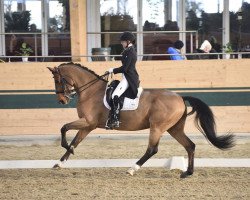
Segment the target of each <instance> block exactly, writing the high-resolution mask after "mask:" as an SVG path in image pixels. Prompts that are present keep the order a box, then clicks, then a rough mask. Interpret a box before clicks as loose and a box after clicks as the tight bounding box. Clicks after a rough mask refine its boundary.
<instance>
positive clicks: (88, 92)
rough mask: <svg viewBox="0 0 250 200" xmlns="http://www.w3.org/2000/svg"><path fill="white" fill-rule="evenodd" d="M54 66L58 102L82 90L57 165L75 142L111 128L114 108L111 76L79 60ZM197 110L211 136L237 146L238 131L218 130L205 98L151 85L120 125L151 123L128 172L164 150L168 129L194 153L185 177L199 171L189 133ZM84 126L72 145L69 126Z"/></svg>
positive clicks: (223, 145) (197, 118)
mask: <svg viewBox="0 0 250 200" xmlns="http://www.w3.org/2000/svg"><path fill="white" fill-rule="evenodd" d="M48 69H49V70H50V71H51V72H52V74H53V78H54V82H55V91H56V94H57V99H58V102H59V103H61V104H68V103H69V101H70V99H71V98H72V96H73V95H77V96H78V101H77V112H78V116H79V119H78V120H76V121H73V122H71V123H67V124H65V125H63V127H62V128H61V145H62V147H64V148H65V149H66V150H67V151H66V153H65V154H64V155H63V156H62V158H61V159H60V162H59V163H58V164H56V165H55V166H54V167H55V168H57V167H62V165H63V163H64V162H65V161H67V160H68V158H69V156H70V154H74V148H76V147H77V145H78V144H79V143H80V142H81V141H82V140H83V139H84V138H85V137H86V136H87V135H88V134H89V133H90V132H91V131H92V130H94V129H96V128H102V129H104V128H105V123H106V120H107V118H108V114H109V110H108V109H107V108H106V107H105V106H104V103H103V97H104V95H105V89H106V86H107V82H108V81H107V78H106V77H107V76H108V74H104V75H102V76H99V75H97V74H96V73H95V72H93V71H91V70H90V69H88V68H86V67H84V66H81V65H80V64H75V63H65V64H61V65H60V66H58V67H54V68H49V67H48ZM185 102H189V104H190V106H191V107H192V111H191V112H190V113H187V106H186V104H185ZM193 113H196V116H195V120H194V121H195V124H196V126H197V128H198V129H199V131H200V132H201V133H203V134H204V136H205V137H206V138H207V139H208V141H209V142H210V143H211V144H212V145H214V146H215V147H217V148H219V149H229V148H231V147H233V146H234V135H232V134H226V135H222V136H217V135H216V130H215V121H214V116H213V113H212V111H211V109H210V108H209V107H208V106H207V105H206V104H205V103H204V102H202V101H201V100H199V99H197V98H194V97H188V96H186V97H181V96H180V95H178V94H176V93H174V92H171V91H168V90H166V89H154V90H151V89H145V90H144V91H143V92H142V94H141V97H140V101H139V106H138V108H137V109H136V110H133V111H121V114H120V121H121V124H120V127H119V128H116V130H125V131H136V130H142V129H148V128H149V129H150V133H149V141H148V147H147V150H146V152H145V154H144V155H143V156H142V157H141V158H140V159H139V160H138V161H137V162H136V164H135V165H134V166H132V167H131V168H130V169H129V170H128V173H129V174H131V175H133V174H134V173H135V172H136V171H137V170H139V169H140V167H141V166H142V165H143V164H144V163H145V162H146V161H147V160H148V159H149V158H150V157H152V156H153V155H154V154H156V153H157V151H158V144H159V141H160V138H161V136H162V135H163V133H164V132H165V131H167V132H168V133H169V134H170V135H171V136H172V137H173V138H175V139H176V140H177V141H178V142H179V143H180V144H181V145H182V146H183V147H184V148H185V149H186V151H187V153H188V168H187V171H185V172H183V173H182V174H181V177H182V178H185V177H187V176H190V175H192V174H193V171H194V153H195V144H194V143H193V142H192V141H191V140H190V139H189V138H188V137H187V136H186V134H185V133H184V126H185V121H186V118H187V116H188V115H191V114H193ZM68 130H78V133H77V134H76V136H75V137H74V139H73V140H72V142H71V143H70V145H68V143H67V139H66V132H67V131H68Z"/></svg>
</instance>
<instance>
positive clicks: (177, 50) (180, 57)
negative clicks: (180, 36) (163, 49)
mask: <svg viewBox="0 0 250 200" xmlns="http://www.w3.org/2000/svg"><path fill="white" fill-rule="evenodd" d="M183 46H184V44H183V42H182V41H181V40H177V41H176V42H175V43H174V45H173V47H169V48H168V50H167V53H168V54H175V55H171V56H170V59H171V60H186V59H187V58H186V56H183V55H181V49H182V47H183Z"/></svg>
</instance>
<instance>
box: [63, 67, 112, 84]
mask: <svg viewBox="0 0 250 200" xmlns="http://www.w3.org/2000/svg"><path fill="white" fill-rule="evenodd" d="M67 65H73V66H75V67H77V68H79V69H81V70H84V71H88V72H89V73H91V74H93V75H94V76H95V77H97V78H98V79H100V80H103V81H105V82H108V81H107V80H106V79H104V78H103V76H99V75H98V74H96V73H95V72H94V71H93V70H91V69H89V68H87V67H85V66H82V65H81V64H80V63H74V62H69V63H62V64H60V65H59V66H58V68H60V67H62V66H67Z"/></svg>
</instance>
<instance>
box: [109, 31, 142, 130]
mask: <svg viewBox="0 0 250 200" xmlns="http://www.w3.org/2000/svg"><path fill="white" fill-rule="evenodd" d="M120 41H121V44H122V46H123V48H124V51H123V52H122V58H121V61H122V66H121V67H118V68H110V69H109V70H108V72H109V73H110V74H112V73H114V74H118V73H121V74H122V80H121V81H120V83H119V84H118V86H117V87H116V89H115V91H114V92H113V94H112V103H111V110H110V114H109V119H108V120H107V123H106V128H107V129H112V128H114V127H116V128H117V127H119V124H120V122H119V114H120V105H119V97H121V95H122V94H123V93H124V92H125V91H126V90H127V89H128V88H129V89H130V92H131V97H132V98H136V96H137V92H138V90H137V88H138V87H139V76H138V73H137V71H136V68H135V63H136V60H137V55H136V51H135V48H134V44H135V36H134V34H133V33H131V32H124V33H123V34H122V35H121V37H120Z"/></svg>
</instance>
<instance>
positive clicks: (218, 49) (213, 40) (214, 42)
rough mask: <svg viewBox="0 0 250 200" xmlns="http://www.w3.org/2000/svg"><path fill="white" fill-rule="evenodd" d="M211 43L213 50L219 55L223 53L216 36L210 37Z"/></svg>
mask: <svg viewBox="0 0 250 200" xmlns="http://www.w3.org/2000/svg"><path fill="white" fill-rule="evenodd" d="M209 42H210V44H211V45H212V49H214V50H215V51H216V52H218V53H219V52H221V45H220V44H219V43H218V42H217V40H216V38H215V37H214V36H211V37H210V40H209Z"/></svg>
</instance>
